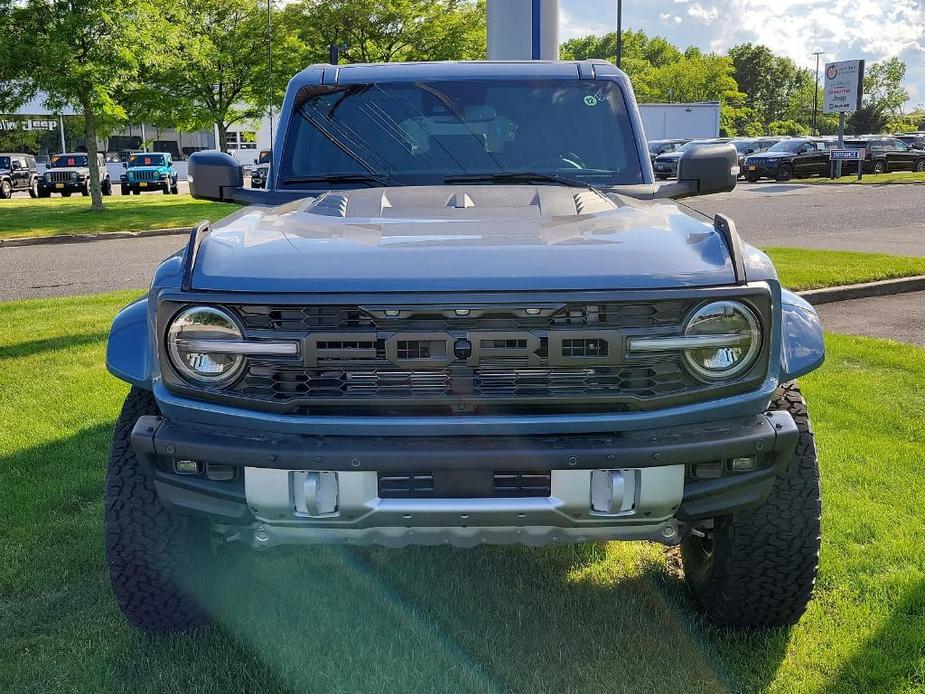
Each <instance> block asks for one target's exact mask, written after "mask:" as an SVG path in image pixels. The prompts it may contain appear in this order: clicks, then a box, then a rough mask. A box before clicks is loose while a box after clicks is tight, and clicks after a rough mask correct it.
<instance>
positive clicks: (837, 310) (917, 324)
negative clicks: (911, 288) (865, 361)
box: [816, 292, 925, 347]
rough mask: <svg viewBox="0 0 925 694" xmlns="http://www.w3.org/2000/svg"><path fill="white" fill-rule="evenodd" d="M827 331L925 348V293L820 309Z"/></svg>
mask: <svg viewBox="0 0 925 694" xmlns="http://www.w3.org/2000/svg"><path fill="white" fill-rule="evenodd" d="M816 311H817V312H818V313H819V318H820V320H821V321H822V325H823V327H824V328H825V329H826V330H830V331H832V332H836V333H846V334H848V335H867V336H869V337H884V338H887V339H890V340H897V341H899V342H908V343H911V344H913V345H919V346H921V347H925V292H912V293H910V294H897V295H895V296H873V297H869V298H867V299H855V300H853V301H838V302H835V303H831V304H822V305H821V306H817V307H816Z"/></svg>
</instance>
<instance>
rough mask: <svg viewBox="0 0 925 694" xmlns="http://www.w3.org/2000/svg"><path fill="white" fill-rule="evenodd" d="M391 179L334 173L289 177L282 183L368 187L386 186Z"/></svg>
mask: <svg viewBox="0 0 925 694" xmlns="http://www.w3.org/2000/svg"><path fill="white" fill-rule="evenodd" d="M391 181H392V177H391V176H387V175H385V174H375V173H368V174H364V173H334V174H322V175H319V176H290V177H288V178H284V179H283V183H365V184H366V185H368V186H370V187H375V186H387V185H389V184H390V183H391Z"/></svg>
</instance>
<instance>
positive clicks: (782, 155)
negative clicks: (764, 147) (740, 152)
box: [747, 152, 793, 159]
mask: <svg viewBox="0 0 925 694" xmlns="http://www.w3.org/2000/svg"><path fill="white" fill-rule="evenodd" d="M792 156H793V152H756V153H755V154H749V155H748V157H747V158H748V159H787V158H789V157H792Z"/></svg>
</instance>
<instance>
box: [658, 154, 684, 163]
mask: <svg viewBox="0 0 925 694" xmlns="http://www.w3.org/2000/svg"><path fill="white" fill-rule="evenodd" d="M680 158H681V154H680V153H678V152H665V153H664V154H659V155H658V156H657V157H655V161H667V162H676V161H678V160H679V159H680Z"/></svg>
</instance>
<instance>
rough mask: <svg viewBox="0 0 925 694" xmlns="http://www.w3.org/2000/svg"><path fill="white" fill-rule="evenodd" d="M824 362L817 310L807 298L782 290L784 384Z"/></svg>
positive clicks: (781, 363) (782, 377)
mask: <svg viewBox="0 0 925 694" xmlns="http://www.w3.org/2000/svg"><path fill="white" fill-rule="evenodd" d="M823 361H825V340H824V338H823V334H822V324H821V323H820V321H819V316H818V314H817V313H816V309H814V308H813V307H812V305H811V304H810V303H809V302H808V301H806V300H805V299H803V298H801V297H799V296H797V295H796V294H794V293H793V292H791V291H788V290H786V289H782V290H781V353H780V370H781V381H782V382H783V381H791V380H793V379H794V378H797V377H798V376H802V375H803V374H807V373H809V372H810V371H813V370H815V369H818V368H819V367H820V366H821V365H822V362H823Z"/></svg>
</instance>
